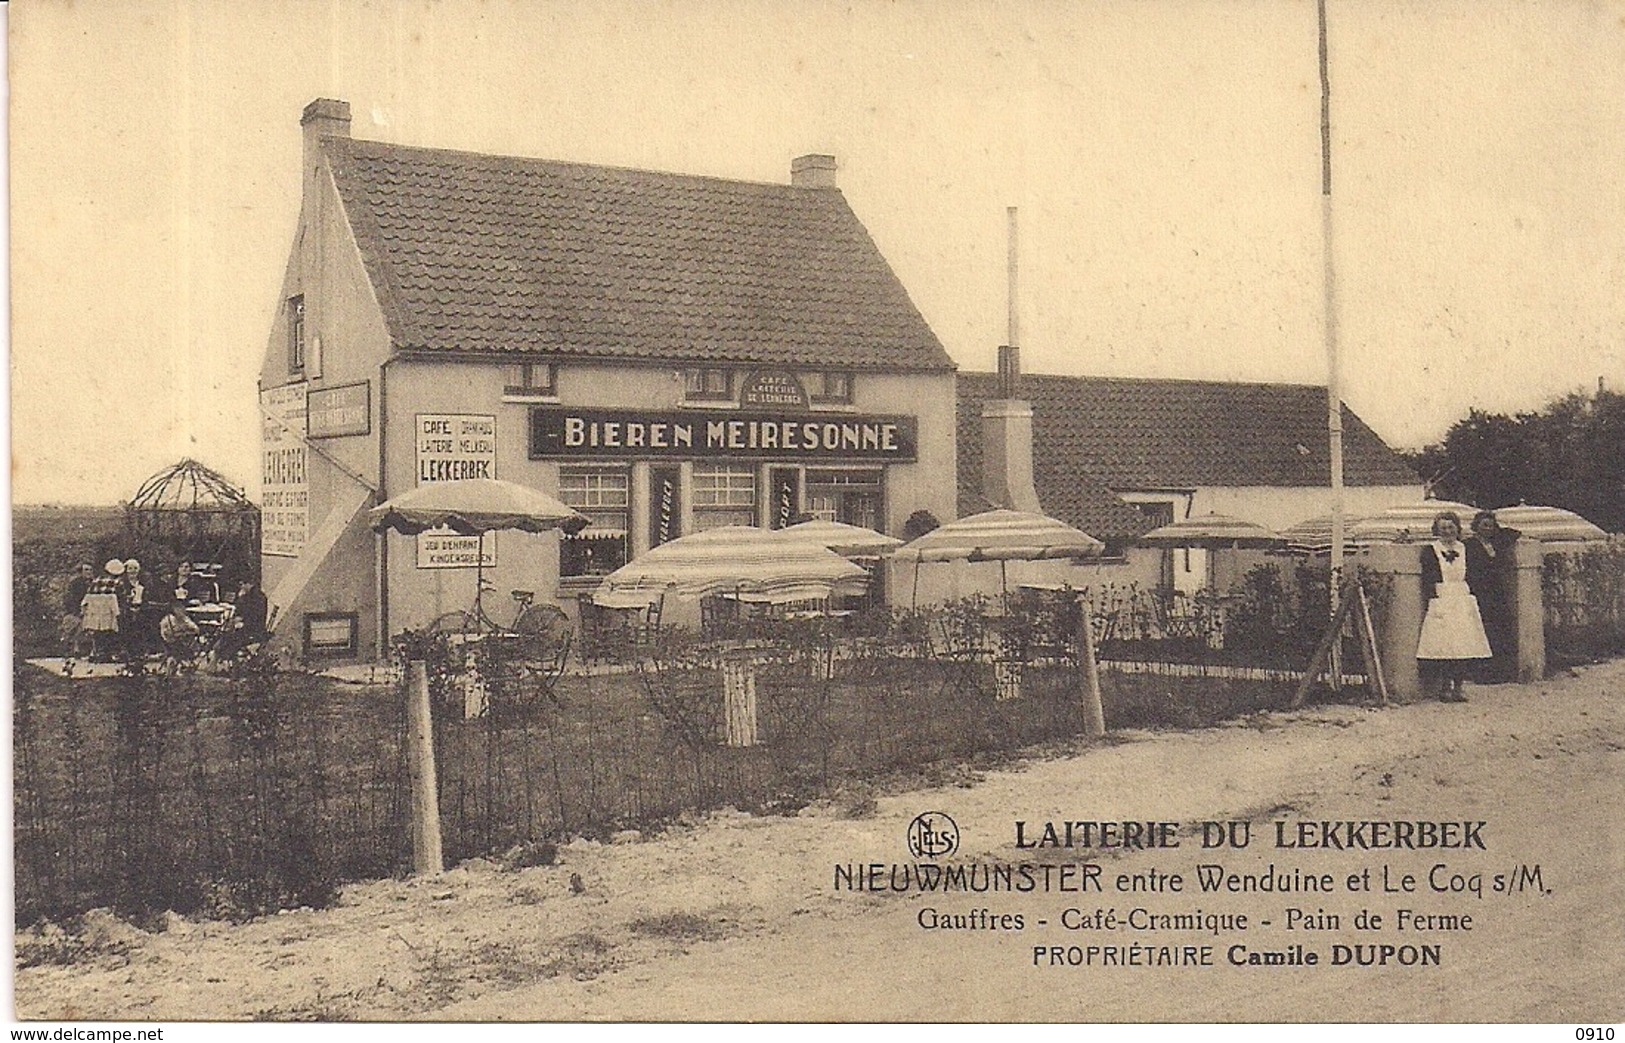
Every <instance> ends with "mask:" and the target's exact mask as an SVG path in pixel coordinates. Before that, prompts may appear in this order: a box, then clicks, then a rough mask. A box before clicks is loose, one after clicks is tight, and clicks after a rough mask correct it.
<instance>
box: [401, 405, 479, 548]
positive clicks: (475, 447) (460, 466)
mask: <svg viewBox="0 0 1625 1043" xmlns="http://www.w3.org/2000/svg"><path fill="white" fill-rule="evenodd" d="M416 421H417V432H416V435H417V484H419V485H427V484H428V483H430V482H454V481H458V480H461V479H464V478H495V477H496V476H497V418H496V417H494V416H487V415H481V414H469V413H419V414H418V415H417V417H416ZM482 558H483V561H482V560H481V559H482ZM496 563H497V539H496V533H494V532H488V533H486V534H485V539H484V546H483V548H482V547H481V540H480V537H478V536H461V535H458V534H457V533H454V532H452V531H450V530H449V529H440V530H432V531H430V532H425V533H422V534H420V535H419V536H418V556H417V567H418V568H420V569H472V568H476V567H484V568H491V567H492V566H494V565H496Z"/></svg>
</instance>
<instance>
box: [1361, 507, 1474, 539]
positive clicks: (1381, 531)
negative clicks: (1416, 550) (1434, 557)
mask: <svg viewBox="0 0 1625 1043" xmlns="http://www.w3.org/2000/svg"><path fill="white" fill-rule="evenodd" d="M1446 511H1449V512H1450V513H1452V514H1454V515H1455V516H1456V517H1458V518H1460V519H1461V532H1462V535H1463V536H1465V535H1467V534H1468V532H1467V527H1468V526H1469V525H1470V524H1471V523H1472V520H1473V515H1474V514H1477V513H1478V508H1477V507H1474V506H1473V505H1472V504H1468V503H1457V502H1456V501H1454V500H1420V501H1418V502H1416V503H1402V504H1398V505H1397V506H1394V507H1388V508H1385V509H1383V510H1381V511H1378V512H1377V513H1376V514H1373V515H1370V516H1369V517H1365V518H1361V519H1360V520H1359V521H1357V522H1355V523H1354V524H1353V525H1351V526H1349V529H1348V533H1349V536H1350V537H1352V538H1353V539H1356V540H1363V541H1365V542H1367V543H1405V542H1412V541H1415V542H1422V541H1425V540H1430V539H1432V538H1433V519H1434V517H1435V516H1436V515H1439V514H1442V513H1444V512H1446Z"/></svg>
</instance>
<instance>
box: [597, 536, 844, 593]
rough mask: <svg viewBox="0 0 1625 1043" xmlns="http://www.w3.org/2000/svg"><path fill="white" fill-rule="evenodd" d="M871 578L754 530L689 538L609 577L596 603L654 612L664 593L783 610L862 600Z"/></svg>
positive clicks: (809, 548) (825, 553)
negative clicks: (843, 597) (836, 599)
mask: <svg viewBox="0 0 1625 1043" xmlns="http://www.w3.org/2000/svg"><path fill="white" fill-rule="evenodd" d="M868 582H869V574H868V573H867V572H865V571H864V570H863V569H862V568H860V567H859V566H857V565H854V564H853V563H852V562H850V561H847V560H846V559H845V558H842V557H841V556H840V555H838V554H836V553H834V552H833V551H830V550H829V549H828V548H825V547H822V546H817V545H814V544H807V543H797V542H788V541H785V540H782V539H780V538H779V537H778V536H777V535H776V534H775V533H772V532H769V531H767V530H765V529H758V528H755V527H753V526H749V525H726V526H723V527H721V528H717V529H706V530H704V531H703V532H695V533H690V534H689V535H687V536H681V537H678V538H677V539H675V540H672V541H670V542H669V543H662V544H661V545H660V546H658V547H656V548H654V549H653V550H651V551H649V552H648V553H647V554H643V555H640V556H639V557H637V558H634V559H633V560H632V561H629V562H627V563H626V564H625V565H623V566H621V567H620V568H618V569H616V570H615V571H614V572H611V573H610V574H609V575H608V576H605V577H604V580H603V582H602V583H600V584H599V585H598V589H597V590H596V591H595V592H594V593H593V601H595V602H597V603H598V604H600V605H603V606H605V607H606V608H634V607H638V606H643V605H650V604H653V603H654V602H656V601H658V600H659V599H660V598H661V597H662V596H663V595H665V594H668V593H669V594H672V595H674V596H677V597H684V598H702V597H707V596H710V595H714V594H730V595H733V596H734V597H737V598H739V599H740V600H742V601H758V602H770V603H775V604H780V603H783V602H787V601H808V600H821V599H824V598H828V597H830V596H831V595H833V594H848V593H851V594H858V593H862V591H863V589H864V587H865V586H866V585H867V584H868Z"/></svg>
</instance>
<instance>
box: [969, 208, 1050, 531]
mask: <svg viewBox="0 0 1625 1043" xmlns="http://www.w3.org/2000/svg"><path fill="white" fill-rule="evenodd" d="M1006 214H1007V215H1008V217H1009V228H1010V257H1009V270H1008V275H1009V284H1010V291H1009V292H1010V301H1009V316H1008V319H1009V334H1010V343H1009V344H1003V345H1000V346H999V397H998V398H996V399H992V400H990V401H987V402H984V403H982V495H983V496H984V497H986V498H987V500H988V502H990V503H992V504H993V505H994V506H995V507H1008V508H1010V509H1011V510H1017V511H1032V512H1034V513H1042V509H1041V508H1040V507H1039V504H1038V489H1037V486H1036V485H1034V483H1033V407H1032V404H1031V403H1029V402H1025V401H1023V400H1021V399H1020V398H1018V397H1016V396H1017V395H1019V394H1020V387H1021V348H1020V347H1019V346H1018V345H1017V343H1016V337H1017V333H1018V330H1017V319H1016V208H1015V207H1010V208H1009V209H1008V210H1007V211H1006Z"/></svg>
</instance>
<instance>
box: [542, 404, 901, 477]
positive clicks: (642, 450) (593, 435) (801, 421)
mask: <svg viewBox="0 0 1625 1043" xmlns="http://www.w3.org/2000/svg"><path fill="white" fill-rule="evenodd" d="M915 452H916V437H915V422H914V418H913V417H911V416H874V415H861V414H853V413H832V414H828V415H827V416H819V415H818V414H808V413H794V414H781V413H759V412H745V411H742V410H739V411H736V410H720V409H718V410H706V409H695V410H687V409H685V410H682V411H670V412H653V411H644V410H632V409H570V408H567V407H562V406H536V407H533V408H532V409H531V412H530V455H531V459H533V460H568V459H572V458H577V459H579V458H599V459H602V458H604V457H636V458H650V457H667V458H672V459H696V458H709V457H726V458H731V459H761V460H868V461H881V462H886V463H908V462H912V461H913V460H914V458H915Z"/></svg>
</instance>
